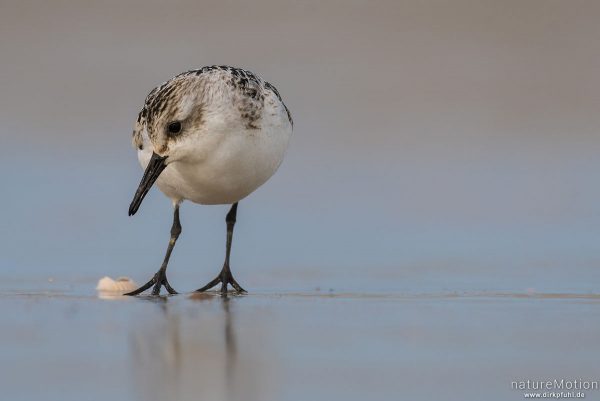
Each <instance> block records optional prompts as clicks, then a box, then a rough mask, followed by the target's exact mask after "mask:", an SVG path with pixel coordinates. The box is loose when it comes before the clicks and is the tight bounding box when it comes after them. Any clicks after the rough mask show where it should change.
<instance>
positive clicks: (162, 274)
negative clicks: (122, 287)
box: [123, 269, 178, 295]
mask: <svg viewBox="0 0 600 401" xmlns="http://www.w3.org/2000/svg"><path fill="white" fill-rule="evenodd" d="M163 285H164V286H165V289H166V290H167V292H168V293H169V294H178V292H177V291H175V290H174V289H173V287H171V284H169V280H167V272H166V270H163V269H160V270H159V271H157V272H156V274H155V275H154V277H152V279H151V280H150V281H148V282H147V283H146V284H144V285H143V286H141V287H140V288H138V289H137V290H133V291H131V292H128V293H126V294H123V295H138V294H141V293H142V292H144V291H146V290H147V289H148V288H150V287H152V286H154V288H152V295H159V294H160V287H162V286H163Z"/></svg>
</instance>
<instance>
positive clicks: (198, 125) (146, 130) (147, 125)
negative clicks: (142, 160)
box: [129, 77, 206, 216]
mask: <svg viewBox="0 0 600 401" xmlns="http://www.w3.org/2000/svg"><path fill="white" fill-rule="evenodd" d="M204 104H205V102H204V91H203V87H202V82H201V81H200V80H197V79H194V78H193V77H192V78H189V77H182V78H178V77H176V78H174V79H172V80H170V81H167V82H166V83H164V84H162V85H160V86H158V87H157V88H155V89H154V90H152V91H151V92H150V94H149V95H148V97H147V98H146V101H145V104H144V107H143V108H142V110H141V111H140V113H139V115H138V119H137V121H136V124H135V128H134V131H133V144H134V146H135V147H136V148H138V151H149V149H147V147H151V150H152V157H151V158H150V162H149V163H148V165H147V167H146V170H145V171H144V175H143V177H142V180H141V182H140V184H139V186H138V189H137V191H136V193H135V195H134V197H133V201H132V202H131V205H130V207H129V215H130V216H131V215H133V214H135V213H136V212H137V210H138V208H139V206H140V205H141V203H142V201H143V200H144V197H145V196H146V194H147V193H148V191H149V190H150V188H151V187H152V185H153V184H154V182H155V181H156V180H157V179H158V177H159V175H160V174H161V173H162V171H163V170H164V169H165V168H166V167H167V165H169V164H171V163H175V162H182V161H186V160H193V159H194V158H197V156H198V155H197V154H196V153H197V152H195V150H196V149H197V146H194V145H195V144H196V143H197V142H198V141H199V140H201V138H202V137H203V136H204V134H205V131H206V130H205V127H204V124H203V122H204V121H203V117H204V112H205V110H204V107H203V105H204Z"/></svg>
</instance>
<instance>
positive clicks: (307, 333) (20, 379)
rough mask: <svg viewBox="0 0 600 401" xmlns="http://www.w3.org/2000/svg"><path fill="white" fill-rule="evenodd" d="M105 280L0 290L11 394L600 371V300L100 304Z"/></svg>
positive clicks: (111, 394)
mask: <svg viewBox="0 0 600 401" xmlns="http://www.w3.org/2000/svg"><path fill="white" fill-rule="evenodd" d="M94 284H95V283H94V282H92V281H89V282H87V281H82V282H78V283H69V282H61V281H60V280H54V281H52V282H48V281H39V282H36V281H32V280H30V281H22V282H16V281H13V282H11V283H8V284H4V285H3V286H2V288H1V290H2V291H1V294H0V313H1V315H2V316H3V324H2V328H3V329H2V331H0V351H1V352H0V354H1V355H2V362H3V363H2V365H1V368H0V384H1V388H2V390H3V397H6V399H10V400H34V399H60V400H81V399H106V400H109V399H110V400H130V399H139V400H155V399H156V400H158V399H169V398H170V399H182V400H187V399H190V400H191V399H194V400H197V399H203V400H222V399H223V400H224V399H231V400H242V399H243V400H309V399H310V400H321V399H345V400H364V399H411V400H432V399H444V400H465V399H486V400H511V399H514V400H519V399H522V397H523V395H522V392H519V391H518V390H512V389H511V381H513V380H526V379H537V378H551V379H554V378H559V379H560V378H584V379H585V378H589V379H592V378H593V379H597V378H594V377H590V376H591V375H593V374H594V372H595V373H597V372H599V371H600V362H599V361H598V358H597V356H598V354H599V352H600V344H599V343H598V341H597V339H598V334H599V333H600V323H599V322H600V319H599V318H600V294H594V293H589V294H584V293H572V294H570V293H554V294H553V293H535V292H434V293H402V292H390V293H383V292H382V293H377V292H346V293H342V292H336V291H335V290H329V289H328V290H325V291H317V290H314V291H304V292H303V291H297V292H286V291H281V292H278V291H266V290H254V291H252V293H250V294H248V295H244V296H229V297H226V298H222V297H220V296H218V295H216V294H203V295H192V294H181V295H177V296H171V297H160V298H151V297H140V298H129V297H114V298H104V299H103V298H100V297H98V296H97V294H96V293H95V291H94V290H93V288H94ZM594 396H600V393H598V392H596V394H592V393H590V394H588V398H587V399H594V398H593V397H594Z"/></svg>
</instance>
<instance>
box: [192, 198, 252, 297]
mask: <svg viewBox="0 0 600 401" xmlns="http://www.w3.org/2000/svg"><path fill="white" fill-rule="evenodd" d="M237 206H238V204H237V202H236V203H234V204H233V205H232V206H231V209H230V210H229V213H227V217H226V218H225V222H227V248H226V250H225V263H224V264H223V269H221V273H219V275H218V276H217V277H215V278H214V279H213V280H212V281H211V282H210V283H208V284H206V285H205V286H204V287H202V288H199V289H197V290H196V292H204V291H206V290H209V289H211V288H213V287H214V286H215V285H217V284H219V283H221V294H226V293H227V284H231V286H232V287H233V288H235V290H236V291H237V292H239V293H242V292H246V290H244V289H243V288H242V287H241V286H240V285H239V284H238V282H237V281H235V279H234V278H233V275H232V274H231V268H230V267H229V255H230V254H231V242H232V239H233V226H235V217H236V215H237Z"/></svg>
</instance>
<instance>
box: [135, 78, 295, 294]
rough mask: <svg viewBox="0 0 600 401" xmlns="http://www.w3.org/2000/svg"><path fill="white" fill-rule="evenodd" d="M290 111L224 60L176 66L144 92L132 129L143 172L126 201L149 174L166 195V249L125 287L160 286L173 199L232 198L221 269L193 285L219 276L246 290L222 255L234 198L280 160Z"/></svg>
mask: <svg viewBox="0 0 600 401" xmlns="http://www.w3.org/2000/svg"><path fill="white" fill-rule="evenodd" d="M292 126H293V122H292V117H291V115H290V111H289V110H288V108H287V107H286V105H285V104H284V103H283V100H282V98H281V95H280V94H279V92H278V91H277V89H275V87H274V86H273V85H271V84H270V83H268V82H267V81H264V80H263V79H262V78H260V77H259V76H258V75H255V74H253V73H251V72H249V71H246V70H243V69H240V68H234V67H229V66H211V67H203V68H201V69H198V70H191V71H187V72H184V73H181V74H179V75H177V76H175V77H173V78H172V79H170V80H168V81H166V82H164V83H163V84H161V85H159V86H157V87H156V88H154V89H153V90H152V91H151V92H150V93H149V94H148V96H147V97H146V101H145V102H144V107H143V108H142V110H141V111H140V113H139V115H138V118H137V121H136V123H135V128H134V130H133V145H134V147H135V148H137V155H138V159H139V162H140V164H141V165H142V168H144V169H145V171H144V175H143V177H142V180H141V182H140V184H139V186H138V189H137V191H136V192H135V195H134V197H133V201H132V202H131V205H130V206H129V215H130V216H132V215H134V214H135V213H136V212H137V210H138V208H139V207H140V205H141V203H142V201H143V200H144V197H145V196H146V194H147V193H148V191H149V190H150V188H151V187H152V185H153V184H154V183H155V182H156V184H157V186H158V188H159V189H160V190H161V191H162V192H163V193H164V194H165V195H166V196H167V197H168V198H170V199H171V201H172V204H173V210H174V211H173V225H172V227H171V238H170V240H169V245H168V247H167V252H166V254H165V257H164V261H163V263H162V265H161V267H160V269H159V270H158V271H157V272H156V274H154V276H153V277H152V279H150V281H148V282H147V283H146V284H144V285H143V286H141V287H140V288H138V289H136V290H134V291H131V292H129V293H127V294H126V295H138V294H140V293H142V292H144V291H145V290H147V289H149V288H150V287H153V288H152V294H153V295H158V294H160V290H161V287H162V286H164V287H165V289H166V290H167V292H169V293H170V294H176V293H177V291H175V290H174V289H173V287H171V285H170V284H169V281H168V280H167V265H168V263H169V258H170V256H171V252H172V251H173V248H174V246H175V243H176V241H177V238H178V237H179V235H180V234H181V223H180V221H179V206H180V204H181V203H182V202H183V201H184V200H189V201H191V202H194V203H198V204H202V205H220V204H231V205H232V206H231V209H230V210H229V212H228V213H227V216H226V218H225V221H226V224H227V240H226V250H225V262H224V263H223V268H222V269H221V272H220V273H219V274H218V275H217V276H216V277H215V278H214V279H213V280H212V281H210V282H209V283H208V284H206V285H205V286H204V287H202V288H199V289H198V290H196V291H198V292H203V291H206V290H208V289H210V288H212V287H214V286H216V285H217V284H219V283H221V293H226V292H227V285H228V284H231V286H232V287H233V288H234V289H235V290H236V291H237V292H239V293H241V292H245V290H244V289H243V288H242V287H241V286H240V285H239V284H238V283H237V281H236V280H235V279H234V278H233V275H232V273H231V267H230V265H229V257H230V253H231V242H232V239H233V228H234V225H235V221H236V215H237V208H238V202H239V201H240V200H242V199H244V198H245V197H246V196H248V195H249V194H250V193H252V192H253V191H254V190H256V189H257V188H258V187H259V186H261V185H262V184H264V183H265V182H266V181H267V180H268V179H269V178H270V177H271V176H272V175H273V174H274V173H275V171H276V170H277V168H278V167H279V165H280V164H281V162H282V160H283V157H284V154H285V151H286V149H287V147H288V143H289V141H290V137H291V134H292Z"/></svg>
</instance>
